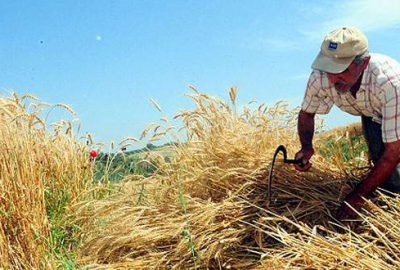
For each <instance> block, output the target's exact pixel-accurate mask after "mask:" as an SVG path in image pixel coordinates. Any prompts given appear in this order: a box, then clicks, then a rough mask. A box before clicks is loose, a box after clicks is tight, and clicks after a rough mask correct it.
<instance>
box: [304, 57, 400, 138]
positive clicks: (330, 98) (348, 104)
mask: <svg viewBox="0 0 400 270" xmlns="http://www.w3.org/2000/svg"><path fill="white" fill-rule="evenodd" d="M370 55H371V59H370V61H369V64H368V67H367V68H366V69H365V70H364V75H363V78H362V81H361V85H360V89H359V90H358V92H357V94H356V97H355V98H354V97H353V96H352V95H351V93H350V91H348V92H346V93H344V94H343V93H339V92H337V91H336V89H335V87H334V86H333V85H330V83H329V81H328V77H327V75H326V73H325V72H321V71H317V70H314V71H313V72H312V73H311V75H310V78H309V80H308V84H307V88H306V93H305V96H304V99H303V103H302V105H301V108H302V110H303V111H306V112H309V113H317V114H327V113H328V112H329V111H330V109H331V108H332V106H333V104H335V105H336V106H338V107H339V108H340V109H341V110H342V111H345V112H348V113H350V114H352V115H364V116H369V117H372V120H373V121H374V122H377V123H380V124H382V139H383V142H385V143H387V142H394V141H397V140H400V64H399V63H398V62H397V61H396V60H394V59H392V58H390V57H388V56H385V55H381V54H375V53H371V54H370Z"/></svg>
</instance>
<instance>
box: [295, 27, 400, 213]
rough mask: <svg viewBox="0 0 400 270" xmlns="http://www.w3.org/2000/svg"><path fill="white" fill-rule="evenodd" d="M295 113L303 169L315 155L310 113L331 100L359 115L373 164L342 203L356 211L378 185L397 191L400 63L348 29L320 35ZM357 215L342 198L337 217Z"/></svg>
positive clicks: (399, 179)
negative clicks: (314, 56)
mask: <svg viewBox="0 0 400 270" xmlns="http://www.w3.org/2000/svg"><path fill="white" fill-rule="evenodd" d="M312 69H313V71H312V73H311V75H310V78H309V80H308V84H307V88H306V91H305V96H304V99H303V102H302V105H301V110H300V112H299V116H298V133H299V137H300V142H301V150H300V151H298V152H297V153H296V155H295V158H296V159H303V162H304V163H306V165H305V166H304V167H300V166H298V165H296V169H297V170H299V171H307V170H308V169H310V167H311V163H310V162H309V160H310V158H311V156H312V155H313V154H314V149H313V145H312V139H313V135H314V117H315V114H327V113H328V112H329V111H330V109H331V108H332V105H333V104H335V105H336V106H338V107H339V108H340V109H341V110H343V111H345V112H348V113H350V114H352V115H360V116H361V122H362V128H363V132H364V136H365V138H366V141H367V144H368V149H369V155H370V158H371V160H372V161H373V164H374V167H373V168H372V170H371V171H370V172H369V174H368V175H367V176H366V178H365V179H364V180H363V181H362V182H361V183H360V184H358V186H356V187H355V189H354V190H353V191H352V192H351V193H350V194H348V195H347V197H346V198H345V200H344V201H345V202H347V203H348V204H349V205H351V206H352V207H354V208H355V209H357V210H358V209H360V208H361V207H362V205H363V202H364V200H363V199H362V197H365V198H367V197H368V195H370V194H371V193H372V192H373V191H374V190H376V189H377V188H378V187H381V188H383V189H386V190H389V191H391V192H395V193H399V192H400V164H399V162H400V64H399V63H398V62H397V61H395V60H393V59H392V58H390V57H388V56H385V55H381V54H375V53H369V52H368V41H367V38H366V36H365V35H364V34H363V33H362V32H361V31H360V30H358V29H356V28H353V27H343V28H340V29H336V30H334V31H332V32H330V33H328V34H327V35H326V36H325V39H324V41H323V42H322V45H321V50H320V52H319V54H318V56H317V58H316V59H315V60H314V62H313V64H312ZM355 216H356V213H355V212H354V211H353V210H352V209H351V208H350V207H348V206H347V205H346V204H345V203H344V202H343V203H342V204H341V206H340V208H339V210H338V212H337V218H338V219H340V220H344V219H351V218H354V217H355Z"/></svg>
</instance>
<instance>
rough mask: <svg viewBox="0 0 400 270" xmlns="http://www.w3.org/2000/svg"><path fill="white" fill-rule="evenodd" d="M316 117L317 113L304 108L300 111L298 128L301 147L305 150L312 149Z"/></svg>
mask: <svg viewBox="0 0 400 270" xmlns="http://www.w3.org/2000/svg"><path fill="white" fill-rule="evenodd" d="M314 118H315V113H308V112H305V111H303V110H300V112H299V118H298V122H297V130H298V133H299V137H300V143H301V148H302V149H303V150H306V149H312V148H313V147H312V140H313V137H314V125H315V124H314V123H315V121H314Z"/></svg>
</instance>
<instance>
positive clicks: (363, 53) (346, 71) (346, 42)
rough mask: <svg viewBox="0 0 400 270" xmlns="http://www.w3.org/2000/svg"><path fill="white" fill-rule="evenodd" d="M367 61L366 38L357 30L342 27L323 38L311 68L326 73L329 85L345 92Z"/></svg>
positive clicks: (356, 78)
mask: <svg viewBox="0 0 400 270" xmlns="http://www.w3.org/2000/svg"><path fill="white" fill-rule="evenodd" d="M369 59H370V56H369V54H368V40H367V38H366V36H365V35H364V34H363V33H362V32H361V31H360V30H358V29H357V28H354V27H342V28H339V29H336V30H334V31H332V32H330V33H328V34H327V35H326V36H325V39H324V41H323V42H322V45H321V51H320V52H319V54H318V56H317V58H316V59H315V60H314V62H313V64H312V68H313V69H315V70H320V71H323V72H326V73H327V74H328V78H329V81H330V83H331V84H332V85H334V86H335V88H336V89H337V90H338V91H341V92H345V91H348V90H350V88H351V87H352V86H353V85H354V84H355V83H356V82H357V80H358V78H359V77H360V75H361V73H362V72H363V71H364V70H365V68H366V67H367V66H368V63H369Z"/></svg>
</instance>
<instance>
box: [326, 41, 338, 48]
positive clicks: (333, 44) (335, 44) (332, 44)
mask: <svg viewBox="0 0 400 270" xmlns="http://www.w3.org/2000/svg"><path fill="white" fill-rule="evenodd" d="M328 49H329V50H336V49H337V43H336V42H329V46H328Z"/></svg>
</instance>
